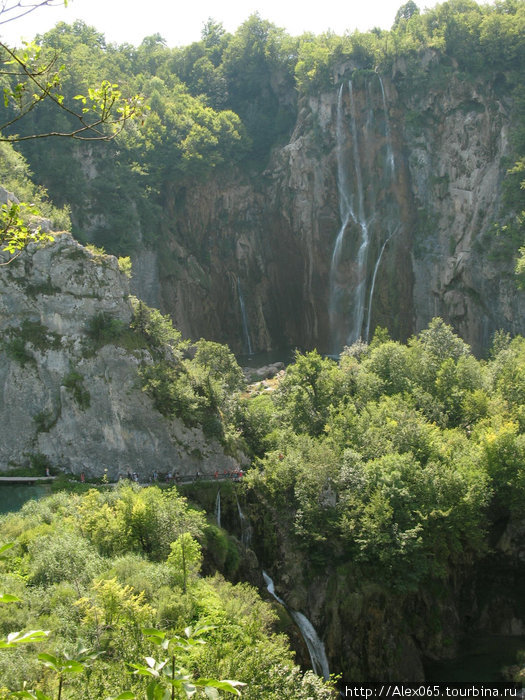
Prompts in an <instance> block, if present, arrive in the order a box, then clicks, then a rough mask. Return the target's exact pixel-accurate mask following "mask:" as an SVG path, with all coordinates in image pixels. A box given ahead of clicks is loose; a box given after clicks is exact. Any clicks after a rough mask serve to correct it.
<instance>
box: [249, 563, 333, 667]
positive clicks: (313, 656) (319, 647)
mask: <svg viewBox="0 0 525 700" xmlns="http://www.w3.org/2000/svg"><path fill="white" fill-rule="evenodd" d="M262 575H263V578H264V582H265V584H266V589H267V591H268V593H269V594H270V595H272V596H273V597H274V598H275V600H276V601H277V602H278V603H280V604H281V605H283V606H284V607H285V608H286V609H287V610H288V612H289V613H290V616H291V617H292V619H293V621H294V622H295V624H296V625H297V627H298V628H299V630H300V632H301V635H302V637H303V639H304V641H305V644H306V646H307V648H308V653H309V655H310V661H311V662H312V669H313V670H314V673H316V674H317V675H318V676H322V677H323V678H324V680H325V681H327V680H328V679H329V678H330V669H329V667H328V659H327V658H326V652H325V649H324V644H323V643H322V641H321V640H320V639H319V636H318V634H317V632H316V631H315V629H314V626H313V625H312V623H311V622H310V620H309V619H308V618H307V617H306V616H305V615H303V613H300V612H297V611H296V610H290V608H289V607H288V606H287V605H286V603H285V602H284V600H282V598H279V596H278V595H277V593H276V592H275V586H274V583H273V581H272V579H271V578H270V577H269V576H268V574H267V573H266V571H263V572H262Z"/></svg>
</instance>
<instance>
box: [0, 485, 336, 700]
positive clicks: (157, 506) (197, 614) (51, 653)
mask: <svg viewBox="0 0 525 700" xmlns="http://www.w3.org/2000/svg"><path fill="white" fill-rule="evenodd" d="M0 525H1V531H2V537H8V538H10V541H9V542H8V543H6V544H1V545H0V589H2V590H6V588H7V587H9V589H10V591H12V592H10V593H3V594H2V595H1V597H0V603H4V605H0V639H1V641H0V647H1V649H0V677H1V678H2V688H1V689H0V695H2V697H4V696H5V697H8V696H9V697H25V698H33V700H47V699H48V698H53V699H54V700H56V699H57V698H60V697H61V695H62V696H63V697H82V698H85V699H86V700H100V698H104V697H108V696H111V697H113V698H115V697H118V698H121V699H122V700H125V699H126V698H132V697H137V698H143V697H163V698H164V696H165V694H166V692H167V693H168V697H171V690H172V689H173V690H174V692H175V697H185V696H186V694H187V693H188V694H189V696H197V697H199V693H200V694H201V696H202V693H203V692H204V690H205V689H206V694H205V697H213V698H218V697H220V696H219V695H218V694H217V693H221V692H226V693H230V694H233V695H238V694H239V689H241V688H242V689H243V691H242V695H243V697H245V698H248V700H249V699H250V698H254V699H259V698H263V697H275V698H277V697H279V698H284V700H287V699H289V700H292V698H293V699H294V700H295V698H296V697H301V698H302V697H309V698H324V697H327V695H326V692H325V687H324V684H323V683H322V682H321V681H320V680H314V679H312V678H310V675H308V676H307V677H305V678H303V674H301V673H300V672H299V670H298V669H297V668H296V667H294V665H293V662H292V655H291V652H290V650H289V649H288V646H287V643H286V641H285V640H284V638H283V637H282V636H278V635H275V634H273V632H272V621H273V619H274V613H273V612H272V610H271V606H269V605H268V604H267V603H264V602H262V600H261V599H260V598H259V596H258V594H257V592H256V591H255V590H254V589H253V588H251V587H250V586H248V585H246V584H243V585H239V586H235V587H234V586H232V585H231V584H229V583H226V582H225V581H224V580H223V579H222V578H220V577H215V578H213V579H210V578H202V577H201V576H199V573H198V568H199V565H200V561H201V553H200V547H199V545H198V542H197V539H196V538H198V537H201V536H202V535H201V533H202V531H203V527H204V517H203V515H202V514H200V513H197V512H195V511H191V510H190V509H189V508H188V506H187V504H186V502H185V500H184V499H183V498H181V497H180V496H178V495H177V493H176V492H175V490H174V489H170V490H165V491H162V490H161V489H159V488H158V487H149V488H145V489H138V488H134V487H132V486H130V485H127V484H124V485H121V486H119V487H117V488H116V489H108V490H101V491H98V490H95V489H91V490H90V491H88V492H87V493H83V494H74V493H71V492H69V493H62V492H61V493H57V494H55V495H53V496H51V497H49V498H47V499H43V500H41V501H38V502H29V503H27V504H26V505H25V506H24V508H23V509H22V510H21V511H20V512H19V513H12V514H9V515H7V516H3V517H2V518H1V523H0ZM148 538H149V539H148ZM223 549H224V547H223ZM97 550H98V553H97ZM134 552H135V553H134ZM221 556H222V557H223V558H224V551H223V552H222V555H221ZM227 556H228V555H226V559H227ZM155 560H157V561H155ZM184 561H185V564H184V563H183V562H184ZM184 566H185V567H186V575H185V576H184V573H183V572H184ZM184 582H185V583H186V588H187V590H186V593H184V592H183V591H182V587H183V585H184ZM4 607H5V608H9V609H10V610H12V612H11V613H10V614H9V615H3V614H2V608H4ZM159 625H160V627H159V628H158V629H157V628H156V626H159ZM39 628H40V629H39ZM13 629H17V630H21V631H16V632H14V631H13ZM47 629H52V630H53V633H52V635H50V634H49V633H48V632H47V631H43V630H47ZM4 637H5V641H4ZM35 642H38V643H39V650H38V651H39V652H40V653H39V654H38V657H37V653H38V652H35V651H33V647H34V643H35ZM15 653H16V658H15V656H13V654H15ZM124 668H128V669H129V670H131V671H133V673H131V674H125V673H123V669H124ZM223 678H238V679H239V680H238V681H231V680H221V679H223ZM265 678H268V680H267V681H264V679H265ZM283 678H286V679H287V680H286V685H285V686H283V685H282V679H283ZM252 683H253V684H254V686H253V687H254V690H253V692H252V691H251V685H252ZM6 686H7V687H12V688H13V689H14V693H13V694H9V695H7V693H8V691H7V688H6ZM306 688H307V689H308V691H309V695H308V696H306V695H304V693H305V692H306ZM301 689H302V690H301ZM265 692H267V693H268V695H264V693H265ZM299 692H301V694H298V693H299ZM181 693H182V695H181Z"/></svg>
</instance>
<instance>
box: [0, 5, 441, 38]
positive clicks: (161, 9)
mask: <svg viewBox="0 0 525 700" xmlns="http://www.w3.org/2000/svg"><path fill="white" fill-rule="evenodd" d="M27 2H30V0H27ZM405 2H406V0H317V1H316V2H312V0H264V2H262V0H221V1H220V2H217V1H215V2H212V1H211V0H185V2H177V1H176V0H69V3H68V7H67V8H64V7H63V6H61V7H47V8H43V9H40V10H37V11H35V12H34V13H33V14H31V15H28V16H26V17H24V18H22V19H19V20H17V21H16V22H10V23H7V24H3V25H1V26H0V36H1V37H2V40H3V41H6V42H7V43H11V44H19V43H20V39H21V38H23V39H32V38H33V36H34V35H35V34H37V33H42V32H45V31H47V30H48V29H50V28H51V27H53V26H54V25H55V24H56V23H57V22H59V21H65V22H68V23H71V22H73V21H74V20H75V19H82V20H84V21H85V22H86V23H87V24H90V25H93V26H94V27H96V28H97V29H98V30H99V31H100V32H102V33H103V34H104V35H105V36H106V39H107V40H108V41H110V42H117V43H124V42H128V43H130V44H135V45H137V44H140V42H141V41H142V39H143V38H144V37H145V36H149V35H151V34H156V33H157V32H158V33H159V34H161V36H163V37H164V39H166V41H167V44H168V46H183V45H185V44H189V43H191V42H192V41H197V40H198V39H199V38H200V34H201V29H202V26H203V24H204V23H205V22H206V20H207V19H208V18H209V17H213V19H215V20H217V21H219V22H222V23H223V25H224V27H225V29H226V30H227V31H231V32H233V31H234V30H235V29H237V27H238V26H239V25H240V24H242V22H244V20H246V19H247V18H248V17H249V16H250V15H251V14H253V13H254V12H259V15H260V16H261V17H262V18H263V19H268V20H270V21H271V22H273V23H274V24H276V25H277V26H279V27H283V28H284V29H286V30H287V32H288V33H289V34H292V35H293V36H296V35H299V34H302V33H303V32H305V31H311V32H314V33H316V34H320V33H321V32H324V31H326V30H328V29H331V30H333V31H334V32H335V33H336V34H343V33H344V32H345V31H346V30H349V31H353V30H354V29H359V30H361V31H366V30H367V29H371V28H372V27H381V28H383V29H389V28H390V27H391V26H392V23H393V21H394V17H395V14H396V12H397V10H398V9H399V7H400V6H401V5H403V4H404V3H405ZM416 4H417V5H419V7H420V8H421V9H423V8H424V7H432V6H433V5H435V4H436V1H435V0H421V1H418V0H416ZM0 19H2V18H1V17H0Z"/></svg>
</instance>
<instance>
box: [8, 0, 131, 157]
mask: <svg viewBox="0 0 525 700" xmlns="http://www.w3.org/2000/svg"><path fill="white" fill-rule="evenodd" d="M56 4H58V3H57V2H54V0H41V1H40V2H35V3H33V4H29V5H25V4H23V3H22V2H21V0H11V2H9V1H8V0H7V1H6V2H3V3H2V5H0V25H2V24H6V23H7V22H13V21H16V20H18V19H20V18H22V17H24V16H25V15H27V14H29V13H30V12H33V11H35V10H37V9H39V8H42V7H45V6H51V5H56ZM64 5H67V0H64ZM58 59H59V55H58V54H57V53H56V52H55V53H53V54H49V53H48V52H46V51H44V50H43V49H42V47H41V46H38V45H37V44H36V42H35V41H32V42H30V43H25V44H24V48H23V49H22V50H17V49H15V48H13V47H10V46H8V45H7V44H5V43H3V42H1V41H0V76H3V79H2V83H3V88H2V89H3V100H4V107H5V108H6V110H7V109H8V110H9V113H8V116H7V117H6V118H4V120H3V122H2V123H0V141H9V142H11V143H14V142H18V141H27V140H32V139H39V138H45V137H49V136H65V137H69V138H74V139H80V140H83V141H109V140H111V139H113V138H115V136H116V135H117V134H118V133H120V132H121V131H122V129H123V128H124V126H125V124H126V122H128V121H129V120H130V119H134V118H135V117H137V116H139V115H142V114H143V111H144V103H143V100H142V98H141V97H140V96H138V95H135V96H133V97H128V98H125V97H124V95H123V94H122V92H121V91H120V90H119V88H118V85H116V84H115V83H112V82H110V81H108V80H103V81H102V82H101V83H100V85H98V86H94V87H90V88H89V89H88V91H87V95H76V96H75V97H74V98H73V99H74V100H76V101H77V102H78V104H79V107H76V106H74V105H73V104H71V103H69V102H68V101H66V100H65V97H64V94H63V90H62V75H63V71H64V66H63V65H60V64H59V60H58ZM44 101H47V102H51V103H53V104H54V106H55V107H56V108H57V109H58V110H61V111H62V112H63V113H65V114H66V115H68V116H69V117H71V118H72V119H73V125H72V126H71V127H70V128H68V129H66V130H63V131H47V132H44V133H32V134H26V135H22V136H21V135H19V134H14V133H11V134H7V135H6V134H3V133H1V132H3V131H4V130H6V129H7V130H9V129H11V127H13V126H14V125H15V124H18V122H19V121H20V120H22V119H23V118H24V117H25V116H27V115H28V114H29V113H30V112H32V111H33V110H34V109H36V108H37V107H38V106H39V105H40V104H41V103H42V102H44Z"/></svg>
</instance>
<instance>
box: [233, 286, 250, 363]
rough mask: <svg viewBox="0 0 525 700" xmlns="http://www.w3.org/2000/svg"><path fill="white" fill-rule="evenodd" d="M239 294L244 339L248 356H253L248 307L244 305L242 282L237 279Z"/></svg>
mask: <svg viewBox="0 0 525 700" xmlns="http://www.w3.org/2000/svg"><path fill="white" fill-rule="evenodd" d="M237 294H238V296H239V306H240V307H241V320H242V335H243V338H244V345H245V348H246V352H247V353H248V355H253V350H252V341H251V339H250V329H249V327H248V318H247V316H246V307H245V305H244V297H243V295H242V289H241V282H240V280H239V278H237Z"/></svg>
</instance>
